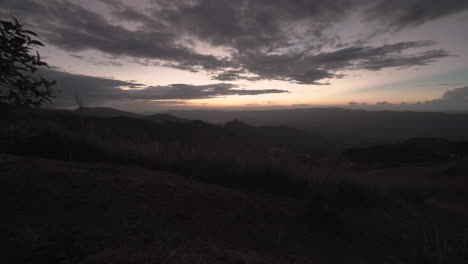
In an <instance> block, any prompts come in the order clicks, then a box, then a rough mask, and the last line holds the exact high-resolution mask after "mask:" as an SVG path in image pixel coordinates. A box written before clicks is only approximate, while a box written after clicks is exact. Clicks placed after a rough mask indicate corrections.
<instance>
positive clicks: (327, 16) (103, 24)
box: [0, 0, 468, 99]
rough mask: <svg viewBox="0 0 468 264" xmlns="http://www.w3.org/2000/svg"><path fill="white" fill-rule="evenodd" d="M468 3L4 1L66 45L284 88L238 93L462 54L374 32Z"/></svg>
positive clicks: (224, 91) (2, 11) (225, 90)
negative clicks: (349, 24) (358, 26)
mask: <svg viewBox="0 0 468 264" xmlns="http://www.w3.org/2000/svg"><path fill="white" fill-rule="evenodd" d="M466 10H468V1H467V0H446V1H424V0H405V1H403V0H401V1H400V0H391V1H390V0H374V1H371V0H335V1H318V0H316V1H314V0H308V1H305V0H296V1H288V0H234V1H233V0H141V1H125V0H101V1H88V0H82V1H66V0H49V1H42V0H22V1H17V0H3V1H2V5H1V6H0V15H1V16H2V17H6V16H10V15H13V16H16V17H18V18H19V19H20V20H22V21H24V22H25V23H27V24H28V25H31V26H33V27H35V29H36V30H37V31H38V32H39V33H40V35H41V36H42V37H43V38H44V41H45V42H46V43H47V44H49V45H52V46H54V47H57V48H59V49H62V50H65V51H68V52H82V51H98V52H100V53H102V54H104V55H105V56H111V57H112V58H119V59H121V60H123V61H127V62H128V63H130V62H137V63H140V64H142V65H148V66H153V65H158V66H162V67H169V68H176V69H181V70H186V71H191V72H201V73H204V74H206V75H208V76H209V77H210V78H211V79H212V80H213V81H214V82H215V83H214V84H211V85H212V86H213V90H214V91H217V92H218V93H216V92H213V93H211V94H209V93H208V94H207V93H205V94H203V95H199V98H209V97H212V96H220V95H226V96H228V95H231V94H237V95H243V94H248V95H253V94H263V93H269V92H276V91H278V90H274V89H273V90H272V89H266V90H265V91H264V92H257V93H253V92H251V93H235V92H234V93H233V92H232V89H233V88H235V85H234V84H226V83H224V82H231V81H245V82H253V81H259V80H280V81H285V82H288V83H295V84H303V85H312V86H314V85H326V84H329V83H330V80H333V79H339V78H346V76H347V74H349V72H352V71H356V70H366V71H379V70H382V69H387V68H395V69H399V68H409V67H414V66H426V65H429V64H432V63H435V62H437V61H439V60H441V59H443V58H447V57H450V56H455V55H457V54H452V53H451V52H450V51H449V50H445V49H443V48H441V47H439V43H437V42H434V41H431V40H430V39H429V40H427V39H420V40H418V39H413V40H409V41H392V40H391V39H390V40H385V41H374V40H375V39H376V38H377V37H378V36H379V35H380V34H383V33H382V32H388V31H393V32H394V31H400V30H404V29H405V28H411V27H415V26H418V25H421V24H424V23H426V22H428V21H432V20H436V19H440V18H443V17H445V16H449V15H452V14H456V13H462V12H466ZM350 17H357V18H358V20H359V21H362V22H363V23H367V24H368V25H371V27H370V29H369V30H368V31H369V32H367V33H366V34H364V35H360V37H359V38H355V39H352V40H350V39H346V38H344V37H343V36H342V31H340V30H338V29H337V27H338V26H339V25H341V24H342V23H344V22H346V19H347V18H350ZM340 23H341V24H340ZM200 47H202V48H200ZM94 63H95V64H96V65H98V64H99V63H101V65H106V63H107V64H108V65H114V66H118V65H116V64H115V63H116V62H114V64H112V63H109V62H108V60H107V61H94ZM84 78H86V77H84ZM174 83H175V82H174ZM229 85H231V86H229ZM192 86H193V85H191V84H186V86H180V85H173V86H171V85H169V86H166V88H167V89H173V90H174V91H179V90H180V89H182V90H184V89H185V88H186V87H192ZM181 87H183V88H181ZM152 89H153V88H148V89H147V91H149V90H152ZM207 89H208V88H207ZM202 90H203V89H202ZM184 91H185V90H184ZM190 91H191V90H190ZM185 92H187V91H185ZM188 93H189V94H190V92H188ZM169 97H170V96H169ZM179 97H180V96H179ZM188 97H190V96H188ZM188 97H187V98H177V99H190V98H188ZM171 99H172V98H171Z"/></svg>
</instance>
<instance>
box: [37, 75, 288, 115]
mask: <svg viewBox="0 0 468 264" xmlns="http://www.w3.org/2000/svg"><path fill="white" fill-rule="evenodd" d="M44 75H45V76H46V77H47V78H49V79H53V80H57V86H56V87H55V88H56V90H57V98H56V100H55V106H56V107H73V106H76V105H77V100H78V101H82V104H84V105H87V106H96V105H101V104H107V103H111V102H118V101H127V102H133V103H134V104H135V103H136V102H138V101H158V102H159V103H160V104H165V105H167V104H183V102H185V100H193V99H209V98H216V97H224V96H232V95H239V96H242V95H261V94H278V93H288V91H286V90H279V89H264V90H247V89H239V88H238V86H237V85H233V84H228V83H215V84H209V85H189V84H171V85H167V86H145V85H143V84H141V83H137V82H134V81H121V80H114V79H109V78H101V77H92V76H84V75H76V74H71V73H66V72H59V71H48V72H46V73H45V74H44Z"/></svg>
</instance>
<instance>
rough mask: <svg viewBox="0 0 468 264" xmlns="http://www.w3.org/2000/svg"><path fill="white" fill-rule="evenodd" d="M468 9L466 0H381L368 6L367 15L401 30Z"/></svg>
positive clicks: (370, 18)
mask: <svg viewBox="0 0 468 264" xmlns="http://www.w3.org/2000/svg"><path fill="white" fill-rule="evenodd" d="M466 10H468V1H466V0H444V1H427V0H385V1H382V0H381V1H376V2H375V4H374V5H372V6H371V7H370V8H368V9H367V10H366V12H365V15H366V17H367V19H368V20H371V21H379V22H381V23H382V24H383V25H385V26H387V27H389V28H392V29H394V30H400V29H402V28H405V27H412V26H417V25H421V24H423V23H425V22H428V21H431V20H435V19H438V18H441V17H443V16H447V15H451V14H455V13H460V12H463V11H466Z"/></svg>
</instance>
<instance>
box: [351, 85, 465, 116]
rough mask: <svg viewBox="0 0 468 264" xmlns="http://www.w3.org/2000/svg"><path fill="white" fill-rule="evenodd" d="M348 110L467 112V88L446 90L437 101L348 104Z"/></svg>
mask: <svg viewBox="0 0 468 264" xmlns="http://www.w3.org/2000/svg"><path fill="white" fill-rule="evenodd" d="M348 107H349V108H353V109H367V110H404V111H406V110H412V111H441V112H468V86H465V87H462V88H456V89H452V90H448V91H446V92H444V93H443V94H442V96H441V97H440V98H438V99H434V100H429V101H425V102H420V103H414V104H410V103H400V104H393V103H389V102H386V101H384V102H377V103H375V104H366V103H356V102H349V103H348Z"/></svg>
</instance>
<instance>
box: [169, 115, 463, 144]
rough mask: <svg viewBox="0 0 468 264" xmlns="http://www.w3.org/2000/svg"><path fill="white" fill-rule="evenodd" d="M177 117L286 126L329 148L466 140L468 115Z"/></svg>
mask: <svg viewBox="0 0 468 264" xmlns="http://www.w3.org/2000/svg"><path fill="white" fill-rule="evenodd" d="M170 113H173V114H175V115H177V116H179V117H182V118H188V119H200V120H203V121H206V122H210V123H224V122H228V121H230V120H233V119H238V120H240V121H242V122H245V123H247V124H249V125H253V126H279V125H286V126H288V127H293V128H296V129H300V130H303V131H307V132H311V133H314V134H315V135H317V136H318V137H320V138H321V139H324V140H327V141H328V142H330V143H333V144H331V145H330V146H329V147H330V148H334V149H338V150H342V149H344V148H346V147H350V146H358V145H369V144H376V143H392V142H396V141H403V140H406V139H409V138H417V137H432V138H446V139H449V140H466V139H468V114H454V113H452V114H449V113H435V112H394V111H364V110H346V109H340V108H311V109H289V110H264V111H211V110H194V111H171V112H170Z"/></svg>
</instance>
